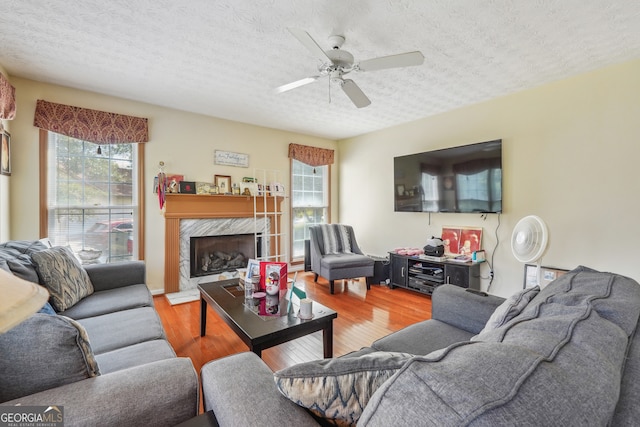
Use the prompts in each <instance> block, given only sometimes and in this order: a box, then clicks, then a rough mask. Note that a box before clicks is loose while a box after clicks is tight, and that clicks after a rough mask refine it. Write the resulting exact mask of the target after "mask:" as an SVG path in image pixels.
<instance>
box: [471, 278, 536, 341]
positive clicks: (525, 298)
mask: <svg viewBox="0 0 640 427" xmlns="http://www.w3.org/2000/svg"><path fill="white" fill-rule="evenodd" d="M539 292H540V286H534V287H532V288H526V289H523V290H521V291H520V292H516V293H515V294H513V295H511V296H510V297H509V298H507V299H506V300H505V301H504V302H503V303H502V304H500V305H499V306H498V308H496V310H495V311H494V312H493V314H492V315H491V317H490V318H489V320H488V321H487V324H486V325H485V327H484V328H483V329H482V331H480V333H479V334H478V335H481V334H482V333H484V332H489V331H492V330H494V329H496V328H499V327H500V326H502V325H504V324H505V323H507V322H508V321H510V320H511V319H513V318H514V317H516V316H517V315H518V314H520V313H522V310H524V308H525V307H526V306H527V304H529V301H531V300H532V299H533V298H534V297H535V296H536V295H538V293H539ZM478 335H476V336H475V337H473V338H472V340H475V338H476V337H477V336H478Z"/></svg>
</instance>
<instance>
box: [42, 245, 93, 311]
mask: <svg viewBox="0 0 640 427" xmlns="http://www.w3.org/2000/svg"><path fill="white" fill-rule="evenodd" d="M31 258H32V259H33V263H34V264H35V265H36V270H37V272H38V276H40V281H41V282H42V284H43V285H44V286H46V288H47V289H48V290H49V293H50V294H51V299H50V301H51V304H52V305H53V307H54V308H55V309H56V311H58V312H60V311H65V310H67V309H69V308H71V307H73V306H74V305H75V304H76V303H77V302H78V301H80V300H81V299H82V298H84V297H86V296H89V295H91V294H92V293H93V285H92V284H91V280H90V279H89V275H88V274H87V272H86V271H85V269H84V268H82V265H80V262H79V261H78V260H77V259H76V257H75V256H74V255H73V253H72V252H71V249H69V248H67V247H63V246H56V247H54V248H51V249H46V250H43V251H40V252H34V253H33V254H32V255H31Z"/></svg>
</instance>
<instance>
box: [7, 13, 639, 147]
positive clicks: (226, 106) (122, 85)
mask: <svg viewBox="0 0 640 427" xmlns="http://www.w3.org/2000/svg"><path fill="white" fill-rule="evenodd" d="M288 27H293V28H300V29H304V30H306V31H307V32H309V34H311V36H313V37H314V39H315V40H316V41H317V42H318V43H319V44H320V45H321V46H322V47H323V48H326V49H328V48H329V47H330V46H329V42H328V40H327V38H328V36H329V35H331V34H341V35H344V36H345V38H346V42H345V44H344V45H343V49H345V50H347V51H349V52H351V53H352V54H353V55H354V56H355V59H356V62H357V61H359V60H364V59H369V58H373V57H377V56H384V55H391V54H396V53H403V52H407V51H414V50H420V51H421V52H422V53H423V54H424V56H425V62H424V64H423V65H421V66H415V67H408V68H397V69H390V70H381V71H371V72H352V73H350V74H349V78H351V79H353V80H354V81H356V82H357V84H358V85H359V86H360V88H361V89H362V90H363V91H364V92H365V93H366V94H367V96H368V97H369V98H370V99H371V101H372V104H371V105H370V106H368V107H366V108H362V109H357V108H355V107H354V106H353V104H352V103H351V102H350V101H349V99H348V98H347V97H346V96H345V94H344V93H343V92H342V91H341V90H340V88H339V87H332V88H331V90H330V89H329V87H330V85H329V81H328V79H326V78H325V79H321V80H318V81H316V82H315V83H312V84H309V85H306V86H303V87H300V88H297V89H295V90H292V91H289V92H285V93H281V94H275V93H274V92H273V89H274V88H276V87H278V86H280V85H283V84H285V83H289V82H291V81H294V80H298V79H301V78H304V77H307V76H310V75H315V74H317V66H318V62H319V61H318V60H317V59H316V58H315V56H314V55H312V54H311V53H310V52H309V51H308V50H307V49H306V48H305V47H304V46H303V45H302V44H301V43H300V42H299V41H298V40H297V39H296V38H294V37H293V36H292V35H291V33H290V32H289V31H287V28H288ZM636 58H640V1H637V0H613V1H603V0H562V1H558V0H513V1H509V0H502V1H487V0H484V1H482V0H474V1H471V0H395V1H391V0H387V1H382V0H368V1H367V0H350V1H347V0H215V1H213V0H189V1H181V0H171V1H168V0H126V1H125V0H107V1H105V0H82V1H69V0H60V1H58V0H0V65H2V66H3V67H4V68H5V69H6V70H7V72H8V73H9V75H10V76H19V77H24V78H28V79H33V80H38V81H43V82H49V83H54V84H58V85H63V86H70V87H74V88H79V89H84V90H89V91H94V92H99V93H104V94H108V95H113V96H117V97H122V98H127V99H133V100H137V101H143V102H148V103H151V104H157V105H162V106H167V107H173V108H177V109H180V110H186V111H191V112H197V113H201V114H205V115H211V116H216V117H221V118H226V119H230V120H236V121H240V122H245V123H253V124H257V125H262V126H267V127H272V128H277V129H285V130H290V131H295V132H301V133H305V134H310V135H318V136H324V137H327V138H331V139H341V138H345V137H349V136H355V135H359V134H363V133H367V132H371V131H374V130H377V129H382V128H386V127H389V126H393V125H397V124H400V123H403V122H408V121H412V120H416V119H419V118H422V117H426V116H429V115H433V114H436V113H440V112H444V111H448V110H451V109H454V108H457V107H461V106H464V105H469V104H473V103H476V102H479V101H483V100H487V99H491V98H494V97H497V96H501V95H506V94H509V93H513V92H516V91H520V90H523V89H526V88H530V87H534V86H538V85H540V84H543V83H546V82H549V81H553V80H558V79H562V78H565V77H567V76H571V75H574V74H578V73H583V72H587V71H590V70H593V69H597V68H600V67H603V66H606V65H609V64H614V63H619V62H624V61H628V60H631V59H636Z"/></svg>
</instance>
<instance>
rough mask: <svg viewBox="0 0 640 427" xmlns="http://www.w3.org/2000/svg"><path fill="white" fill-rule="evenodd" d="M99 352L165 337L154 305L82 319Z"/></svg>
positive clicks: (80, 321)
mask: <svg viewBox="0 0 640 427" xmlns="http://www.w3.org/2000/svg"><path fill="white" fill-rule="evenodd" d="M78 323H80V324H81V325H82V326H84V328H85V329H86V330H87V333H88V334H89V338H90V339H91V347H92V348H93V352H94V353H95V354H97V355H99V354H102V353H106V352H108V351H112V350H116V349H119V348H123V347H127V346H130V345H133V344H138V343H141V342H145V341H151V340H156V339H164V338H165V335H164V330H163V329H162V322H161V321H160V318H159V317H158V313H157V312H156V311H155V310H154V309H153V307H141V308H134V309H131V310H122V311H118V312H115V313H109V314H103V315H102V316H95V317H87V318H85V319H79V320H78Z"/></svg>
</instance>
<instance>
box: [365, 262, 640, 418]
mask: <svg viewBox="0 0 640 427" xmlns="http://www.w3.org/2000/svg"><path fill="white" fill-rule="evenodd" d="M639 312H640V285H638V283H637V282H635V281H633V280H631V279H628V278H624V277H622V276H618V275H614V274H608V273H598V272H595V271H593V270H589V269H585V268H578V269H576V270H574V271H572V272H569V273H567V274H566V275H563V276H562V277H560V278H559V279H557V280H556V281H554V282H552V283H551V284H549V285H548V286H547V287H546V288H545V289H543V290H542V291H540V293H539V294H538V296H537V297H536V298H534V299H533V300H532V301H531V302H530V303H529V304H528V305H527V307H526V308H525V309H524V310H523V311H522V313H521V314H520V315H518V316H516V317H515V318H514V319H513V320H512V321H511V322H508V323H507V324H505V325H503V326H501V327H498V328H496V329H494V330H491V331H489V332H486V333H483V334H481V335H480V336H479V337H478V340H477V341H475V342H468V343H460V344H456V345H453V346H451V347H449V348H447V349H445V350H440V351H436V352H434V353H431V354H429V355H427V356H424V357H417V358H414V359H412V360H411V361H410V362H408V363H407V365H406V366H405V367H404V368H403V369H402V370H400V371H399V372H398V374H397V375H396V376H395V377H393V378H392V379H391V380H389V381H388V382H387V383H385V384H384V385H383V386H381V387H380V388H379V389H378V391H377V392H376V394H375V395H374V396H373V397H372V399H371V402H370V403H369V405H368V406H367V408H366V409H365V411H364V413H363V415H362V417H361V419H360V420H361V422H362V425H371V426H377V425H380V426H382V425H384V426H388V425H391V424H399V425H403V424H412V423H413V424H415V423H416V421H417V420H420V422H421V423H422V424H423V425H469V424H473V425H566V426H569V425H610V423H611V418H612V416H613V413H614V410H615V407H616V402H617V401H618V396H619V392H620V384H621V373H622V371H623V367H624V363H625V358H626V355H627V348H628V343H629V337H630V336H631V335H632V334H633V333H634V331H635V328H636V325H637V323H638V316H639ZM407 390H411V393H408V392H407Z"/></svg>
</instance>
